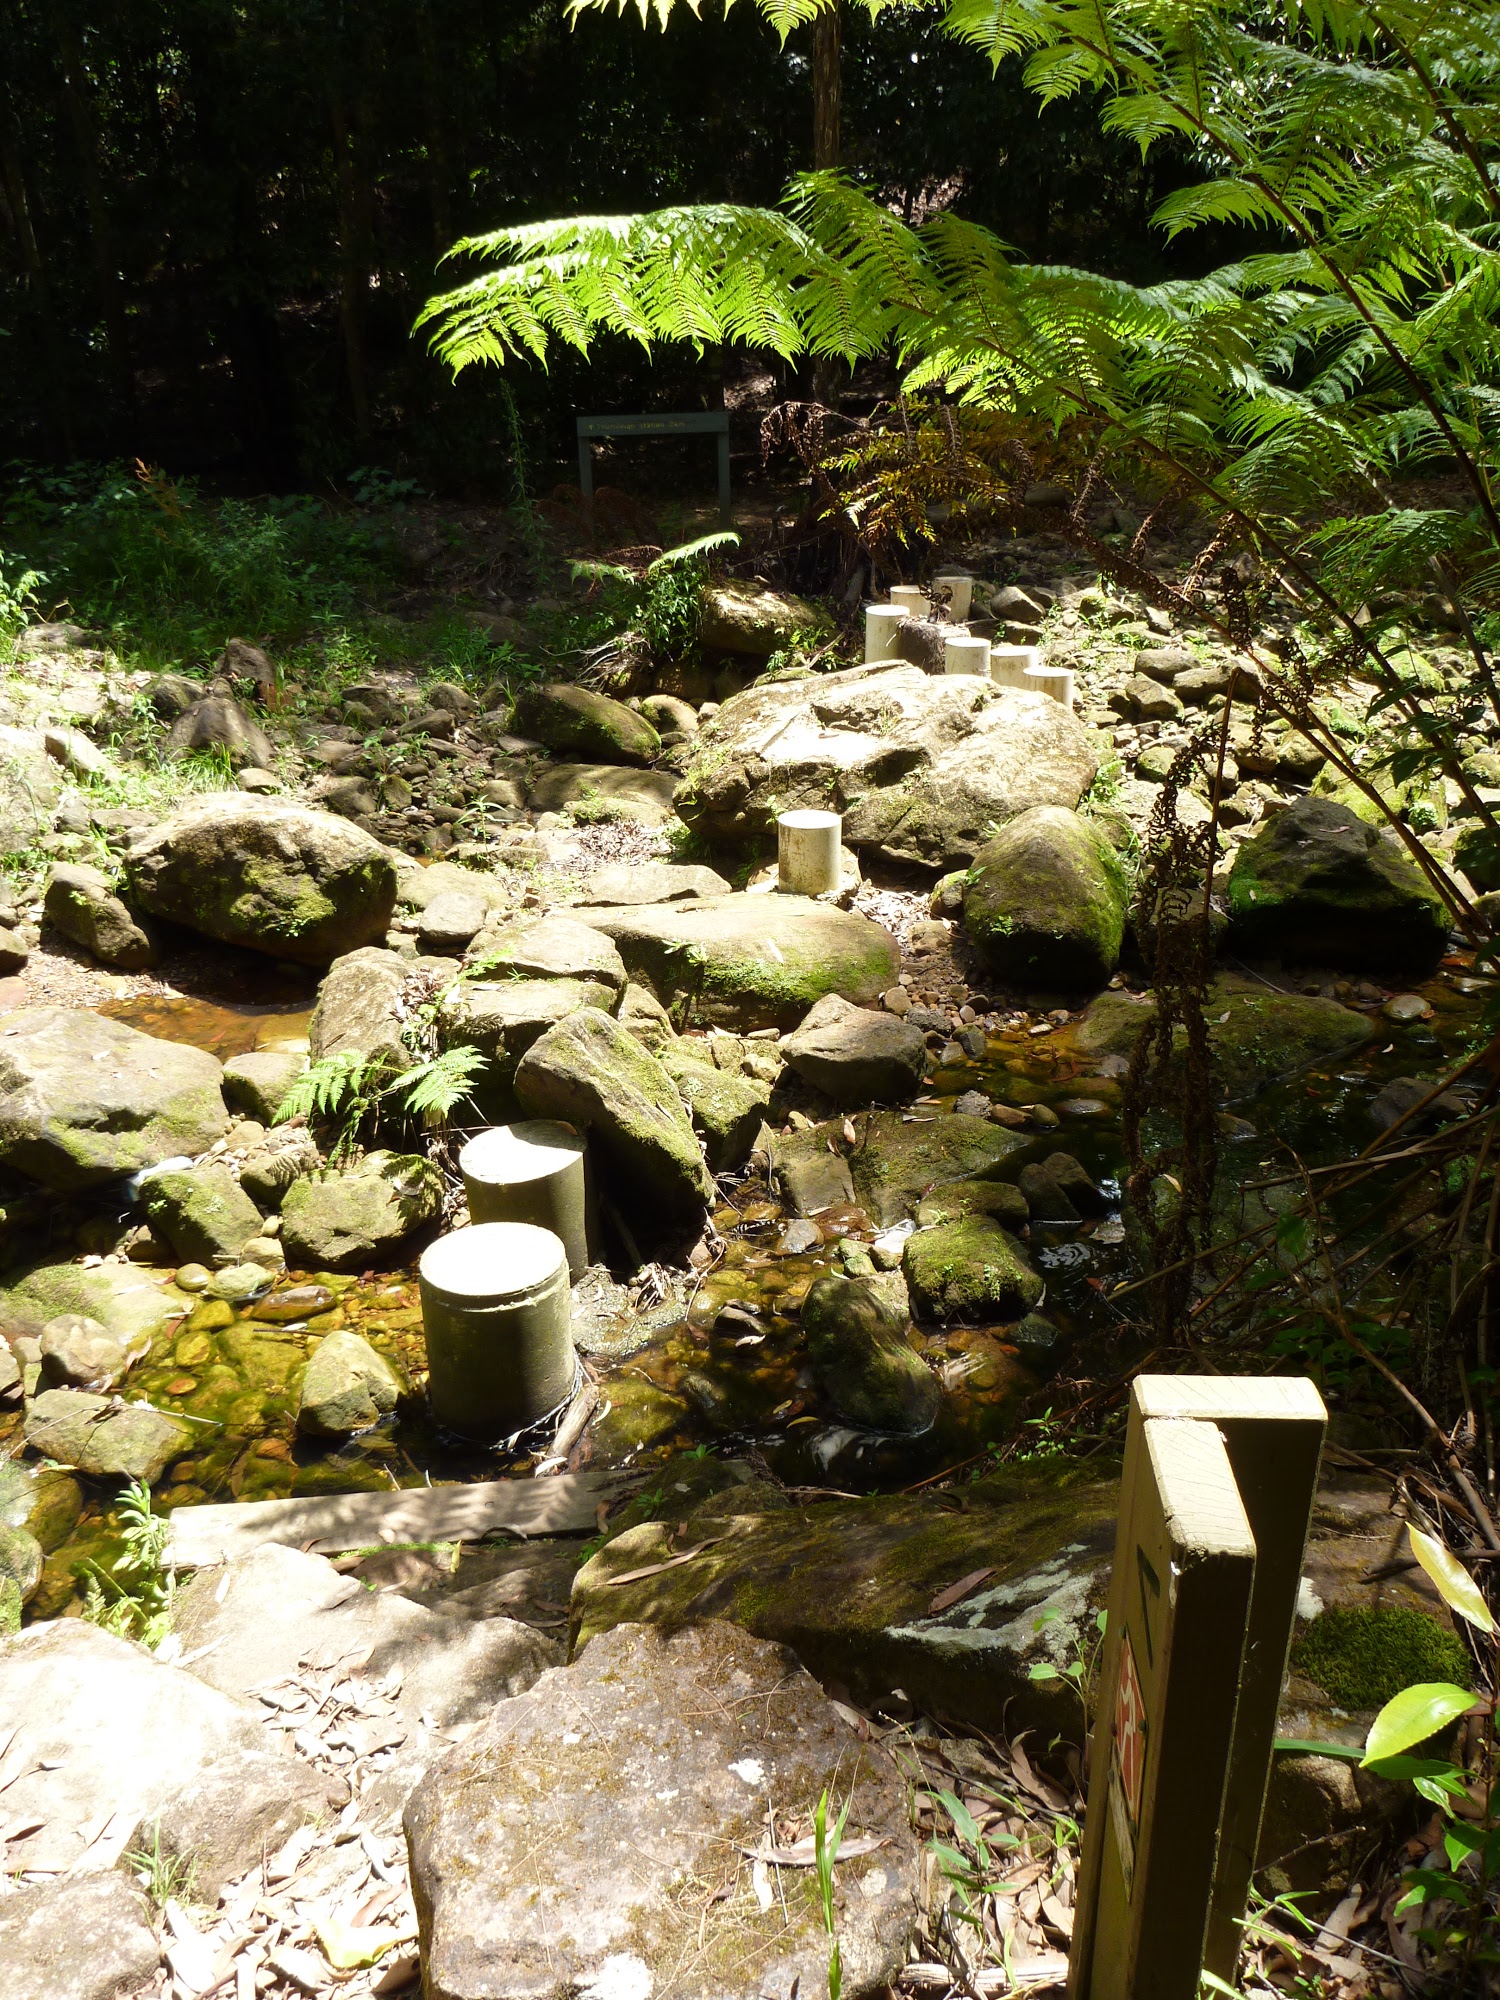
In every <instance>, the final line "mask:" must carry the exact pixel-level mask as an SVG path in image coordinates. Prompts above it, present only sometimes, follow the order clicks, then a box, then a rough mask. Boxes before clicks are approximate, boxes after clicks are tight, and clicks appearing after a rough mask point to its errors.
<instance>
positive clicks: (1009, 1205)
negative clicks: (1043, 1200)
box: [917, 1168, 1030, 1229]
mask: <svg viewBox="0 0 1500 2000" xmlns="http://www.w3.org/2000/svg"><path fill="white" fill-rule="evenodd" d="M1022 1171H1023V1172H1024V1171H1025V1169H1024V1168H1023V1169H1022ZM966 1215H987V1216H989V1217H990V1218H991V1219H992V1220H993V1221H995V1222H998V1223H999V1224H1000V1225H1001V1227H1002V1228H1006V1229H1022V1228H1024V1227H1025V1225H1026V1223H1027V1222H1028V1221H1029V1220H1030V1209H1029V1207H1028V1205H1027V1201H1026V1197H1025V1195H1024V1194H1022V1192H1021V1190H1020V1188H1019V1187H1018V1186H1016V1185H1014V1184H1013V1183H1012V1182H1010V1181H949V1182H947V1183H946V1184H945V1185H944V1186H942V1187H936V1188H934V1189H933V1191H932V1193H931V1194H929V1195H925V1196H924V1197H923V1198H922V1200H921V1202H920V1203H919V1204H918V1207H917V1221H918V1223H919V1224H920V1226H921V1227H922V1228H923V1229H935V1228H936V1227H938V1225H939V1224H941V1223H944V1222H959V1221H961V1220H962V1219H963V1217H964V1216H966Z"/></svg>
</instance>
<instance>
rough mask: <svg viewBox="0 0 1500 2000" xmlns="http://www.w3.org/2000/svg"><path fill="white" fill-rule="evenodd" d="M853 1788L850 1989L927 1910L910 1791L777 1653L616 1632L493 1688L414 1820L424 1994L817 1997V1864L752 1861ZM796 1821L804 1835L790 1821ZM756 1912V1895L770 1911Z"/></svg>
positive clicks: (535, 1999) (844, 1890)
mask: <svg viewBox="0 0 1500 2000" xmlns="http://www.w3.org/2000/svg"><path fill="white" fill-rule="evenodd" d="M825 1790H826V1791H827V1792H828V1793H829V1794H830V1797H831V1798H832V1799H836V1800H837V1801H838V1802H839V1805H840V1807H842V1804H843V1801H844V1800H846V1799H847V1800H849V1802H850V1804H849V1817H848V1823H847V1826H846V1828H845V1833H844V1845H845V1848H846V1850H847V1851H848V1853H849V1859H848V1860H847V1861H845V1862H844V1863H842V1864H841V1865H838V1866H837V1867H836V1871H835V1883H836V1888H835V1896H836V1907H837V1921H838V1936H839V1944H840V1948H841V1952H842V1956H843V1968H844V1992H845V1994H847V1995H849V1996H851V2000H852V1996H854V1995H858V1994H867V1993H870V1992H872V1991H874V1990H875V1989H877V1988H879V1987H881V1986H883V1985H884V1984H885V1983H886V1981H888V1980H889V1979H890V1978H891V1977H892V1976H893V1975H894V1973H895V1972H896V1970H897V1968H898V1967H899V1966H900V1965H901V1963H902V1961H903V1959H904V1957H905V1950H906V1941H907V1937H908V1934H909V1932H910V1929H911V1925H912V1922H913V1920H914V1918H915V1916H916V1913H917V1879H918V1857H917V1847H916V1842H915V1840H914V1839H913V1836H912V1833H911V1831H910V1827H909V1823H908V1814H907V1797H906V1784H905V1781H904V1780H903V1779H902V1777H901V1776H900V1774H899V1773H898V1771H897V1770H896V1767H895V1765H894V1764H893V1763H892V1762H891V1760H890V1758H889V1757H888V1756H887V1754H886V1753H885V1752H884V1751H883V1750H882V1749H880V1748H878V1747H877V1746H875V1745H872V1744H862V1743H861V1742H860V1741H859V1739H858V1737H857V1736H856V1735H855V1734H854V1732H853V1731H852V1730H851V1729H850V1728H849V1727H848V1725H847V1724H846V1723H845V1722H844V1721H843V1720H842V1718H841V1717H840V1716H839V1714H838V1712H837V1710H836V1709H835V1708H834V1707H833V1705H832V1704H831V1703H830V1702H829V1701H828V1699H827V1697H826V1696H825V1695H824V1694H823V1692H822V1690H821V1689H820V1688H819V1687H818V1685H817V1683H816V1682H815V1681H814V1680H813V1679H812V1677H811V1676H810V1675H809V1674H807V1673H806V1672H805V1671H804V1670H803V1669H802V1668H801V1667H800V1666H799V1665H798V1664H797V1661H796V1660H795V1659H794V1658H793V1656H792V1655H791V1654H790V1653H789V1652H787V1651H786V1650H785V1649H784V1648H783V1647H780V1646H775V1645H767V1644H765V1643H764V1642H763V1641H760V1640H757V1639H754V1638H751V1637H750V1636H749V1635H748V1634H747V1633H745V1632H742V1631H739V1630H737V1629H736V1628H735V1627H734V1626H732V1625H726V1624H722V1623H717V1622H715V1623H710V1624H708V1625H702V1626H696V1627H692V1628H690V1629H688V1630H686V1631H681V1632H676V1633H672V1634H666V1633H662V1632H659V1631H655V1630H652V1629H650V1628H646V1627H642V1626H638V1625H636V1626H632V1625H626V1626H621V1627H619V1628H617V1629H616V1630H614V1631H612V1632H609V1633H607V1634H605V1635H603V1636H602V1637H600V1638H599V1639H596V1640H595V1641H594V1642H593V1643H592V1644H591V1645H590V1646H589V1648H588V1650H587V1651H586V1652H585V1653H584V1655H583V1657H582V1658H581V1659H580V1660H578V1661H577V1662H576V1663H575V1664H574V1665H573V1666H571V1667H562V1668H558V1669H555V1670H554V1671H553V1672H551V1673H546V1674H543V1675H542V1677H541V1679H540V1680H539V1681H538V1682H537V1684H536V1686H535V1687H534V1688H532V1689H531V1691H530V1692H529V1693H527V1694H524V1695H521V1696H519V1697H518V1698H517V1699H516V1700H514V1701H507V1702H502V1703H501V1704H500V1705H499V1706H498V1707H497V1708H496V1709H495V1710H494V1712H493V1713H492V1715H491V1716H490V1718H489V1720H488V1721H487V1722H485V1723H482V1724H481V1725H480V1727H479V1728H478V1729H477V1730H475V1731H474V1733H473V1734H472V1735H471V1736H470V1737H469V1738H468V1739H467V1741H466V1742H465V1743H463V1744H462V1745H461V1747H460V1748H459V1749H457V1750H456V1751H454V1752H452V1753H451V1754H450V1755H449V1756H448V1757H447V1758H445V1759H444V1760H443V1762H442V1763H440V1764H438V1765H435V1766H434V1767H433V1768H432V1769H431V1770H430V1771H429V1772H428V1773H427V1775H426V1776H425V1777H424V1778H423V1779H422V1781H421V1782H420V1783H419V1784H418V1786H417V1788H416V1790H415V1791H414V1792H413V1794H412V1796H411V1799H410V1800H409V1801H408V1804H407V1808H406V1815H405V1823H406V1835H407V1842H408V1845H409V1848H410V1851H411V1864H412V1889H413V1893H414V1895H415V1899H416V1904H417V1916H418V1922H419V1924H420V1926H421V1943H422V1969H423V1974H424V1980H425V1987H424V1990H425V1992H426V1994H427V1995H428V2000H523V1996H524V2000H544V1996H545V2000H565V1996H574V1995H577V1994H579V1993H580V1992H583V1993H587V1994H591V1995H596V1996H603V1995H606V1994H607V1995H620V1996H624V1995H630V1996H632V2000H655V1996H661V2000H665V1996H667V1995H669V1994H670V1995H671V1996H672V2000H789V1996H791V1995H792V1994H793V1993H797V1992H801V1993H805V1994H808V1995H813V1994H817V1993H822V1992H825V1991H826V1990H827V1977H828V1937H827V1934H826V1933H825V1932H824V1930H823V1927H822V1922H821V1917H820V1913H819V1909H818V1896H817V1879H816V1874H815V1871H814V1870H813V1869H811V1868H807V1867H790V1866H788V1867H778V1868H776V1869H775V1870H774V1876H775V1878H776V1880H775V1881H774V1882H771V1881H769V1880H768V1879H767V1876H766V1875H765V1874H764V1873H763V1874H762V1880H763V1881H764V1882H766V1884H767V1886H768V1887H770V1888H771V1890H772V1893H771V1895H770V1897H769V1899H763V1898H762V1897H759V1896H757V1894H756V1889H755V1881H754V1872H753V1871H754V1861H753V1857H754V1856H755V1855H756V1854H757V1853H758V1852H759V1851H760V1850H761V1848H762V1846H763V1845H764V1843H765V1841H766V1837H767V1819H768V1806H771V1805H774V1808H775V1811H776V1814H777V1816H778V1826H779V1827H788V1823H789V1822H793V1823H795V1826H796V1828H797V1830H798V1831H799V1832H801V1833H804V1834H805V1833H807V1832H810V1823H811V1818H812V1813H813V1809H814V1807H815V1806H816V1805H817V1802H818V1799H819V1797H820V1795H821V1794H822V1793H823V1792H824V1791H825ZM788 1830H790V1829H788ZM763 1903H764V1906H763Z"/></svg>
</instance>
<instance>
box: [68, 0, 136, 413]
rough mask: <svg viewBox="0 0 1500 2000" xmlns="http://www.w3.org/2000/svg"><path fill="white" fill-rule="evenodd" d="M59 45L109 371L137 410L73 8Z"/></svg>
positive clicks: (117, 269) (116, 260) (111, 232)
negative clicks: (102, 317)
mask: <svg viewBox="0 0 1500 2000" xmlns="http://www.w3.org/2000/svg"><path fill="white" fill-rule="evenodd" d="M56 20H57V36H58V46H59V48H60V50H61V52H62V76H63V104H64V107H65V109H66V111H67V116H68V124H69V126H70V127H71V129H72V133H73V143H74V146H75V147H76V149H77V153H78V174H79V179H80V181H81V182H82V185H83V198H84V204H85V206H86V207H87V209H88V217H89V236H90V239H91V244H92V248H93V253H94V271H95V274H96V276H97V278H98V283H99V303H100V308H101V311H102V313H103V316H104V330H105V334H106V335H107V337H108V340H109V357H110V364H111V371H112V373H113V375H114V378H115V389H116V392H117V394H118V395H119V397H120V400H121V402H122V403H123V404H124V406H125V408H126V410H127V411H130V412H133V411H134V409H135V376H134V372H133V370H132V368H131V365H130V339H129V334H128V330H127V327H126V322H125V298H124V293H123V291H122V289H121V285H120V263H119V256H118V253H117V251H116V248H115V235H114V224H113V220H112V218H111V215H110V210H109V202H108V200H107V198H106V196H105V193H104V176H103V174H102V173H101V171H100V165H99V134H98V131H97V130H96V128H95V125H94V117H93V112H92V110H91V108H90V105H89V100H88V94H87V91H88V72H87V68H86V66H85V63H84V59H83V42H82V38H81V37H80V35H79V32H78V23H77V20H76V19H75V18H74V16H73V13H72V11H71V9H70V8H69V7H67V6H63V7H60V8H59V9H58V12H57V16H56Z"/></svg>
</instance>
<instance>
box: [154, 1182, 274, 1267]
mask: <svg viewBox="0 0 1500 2000" xmlns="http://www.w3.org/2000/svg"><path fill="white" fill-rule="evenodd" d="M142 1206H143V1208H144V1209H145V1213H146V1220H147V1221H148V1222H149V1223H150V1224H151V1227H152V1228H153V1229H154V1230H155V1231H156V1232H157V1233H158V1235H160V1236H162V1237H164V1238H165V1239H166V1241H167V1242H168V1243H170V1244H171V1246H172V1248H173V1250H174V1251H175V1252H176V1253H177V1255H178V1257H180V1258H181V1259H182V1261H183V1262H184V1263H194V1264H207V1265H209V1266H210V1268H211V1269H218V1268H219V1267H221V1266H223V1265H226V1264H236V1263H238V1262H239V1258H240V1252H241V1251H242V1250H243V1249H244V1247H245V1245H246V1244H247V1243H248V1242H249V1241H250V1240H251V1238H252V1237H256V1236H259V1235H260V1233H261V1219H260V1210H259V1209H258V1208H257V1207H256V1206H255V1203H254V1202H253V1201H252V1200H251V1199H250V1197H249V1195H247V1194H246V1193H245V1191H244V1189H243V1188H242V1187H241V1186H240V1184H239V1182H238V1181H237V1180H236V1179H235V1177H234V1175H233V1174H232V1173H231V1172H230V1171H229V1169H228V1167H223V1166H214V1165H208V1166H200V1167H193V1168H192V1169H190V1170H185V1171H182V1172H172V1173H161V1174H152V1175H151V1177H150V1179H149V1180H148V1181H147V1182H146V1184H145V1189H144V1193H143V1198H142Z"/></svg>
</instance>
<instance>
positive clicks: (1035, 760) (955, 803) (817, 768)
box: [677, 666, 1154, 999]
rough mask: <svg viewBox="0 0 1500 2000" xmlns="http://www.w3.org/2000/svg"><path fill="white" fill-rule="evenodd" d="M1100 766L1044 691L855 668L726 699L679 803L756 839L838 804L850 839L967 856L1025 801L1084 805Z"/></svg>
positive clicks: (689, 813)
mask: <svg viewBox="0 0 1500 2000" xmlns="http://www.w3.org/2000/svg"><path fill="white" fill-rule="evenodd" d="M1153 685H1154V683H1153ZM1097 768H1098V752H1097V749H1096V747H1095V739H1094V737H1093V735H1092V733H1091V732H1090V731H1089V730H1087V729H1086V728H1085V727H1084V725H1083V724H1082V723H1081V722H1079V721H1078V720H1077V719H1076V717H1074V716H1073V715H1071V714H1070V713H1069V712H1068V711H1067V710H1066V709H1064V708H1063V706H1062V705H1061V703H1059V702H1055V701H1052V700H1050V699H1049V698H1048V697H1047V696H1045V695H1039V694H1038V695H1033V694H1023V693H1017V692H1014V691H1012V690H1008V689H1001V688H998V687H996V686H995V685H994V684H993V683H992V682H990V681H988V680H984V679H982V678H981V677H980V676H978V675H975V674H947V675H942V674H937V675H934V674H927V673H924V672H923V671H922V669H921V668H920V667H915V666H896V667H881V668H876V669H873V670H872V669H870V668H868V667H852V668H848V669H846V670H844V671H843V672H840V673H833V674H818V675H816V676H814V677H812V678H811V679H809V680H806V681H791V682H773V683H771V684H769V685H767V686H764V687H754V688H749V689H747V690H746V691H745V693H743V694H739V695H735V696H733V697H732V698H731V699H730V700H729V701H726V702H725V703H724V705H723V707H722V708H721V709H720V711H719V713H718V714H717V715H716V716H715V717H714V719H713V721H712V722H711V723H710V724H709V725H708V726H707V727H706V728H705V729H704V730H703V732H702V734H701V735H700V736H699V737H698V739H697V741H696V743H695V744H694V746H693V754H692V758H691V761H690V762H689V764H688V767H687V771H686V773H685V775H684V777H683V780H682V783H681V785H680V786H679V787H678V793H677V810H678V812H679V814H680V815H681V817H682V818H683V819H684V820H686V821H687V822H688V824H689V825H691V826H693V827H695V828H696V829H697V830H698V831H699V832H701V833H703V834H704V835H705V836H706V837H707V838H708V839H710V840H712V841H715V842H724V843H727V844H731V845H738V846H747V845H755V844H758V843H760V842H762V841H766V840H768V839H769V838H770V837H771V836H772V834H773V832H774V826H775V819H776V815H777V813H778V812H783V811H786V810H787V809H789V808H792V807H814V808H817V809H819V810H824V811H826V810H829V809H832V810H835V811H841V812H842V813H843V814H844V839H845V841H846V842H847V843H848V845H849V846H851V847H854V848H863V847H869V848H874V849H876V850H877V851H879V852H880V853H881V854H883V855H884V856H886V858H887V859H889V860H892V861H896V862H905V863H915V864H917V865H920V866H923V867H929V868H933V869H940V868H955V867H960V866H963V865H966V864H967V863H968V862H969V861H971V860H972V859H973V857H974V855H975V854H976V853H977V852H978V851H979V849H980V848H981V847H982V846H983V845H984V843H985V841H986V840H987V839H988V838H989V837H990V834H991V833H992V831H993V829H994V827H995V826H996V824H1003V823H1004V822H1005V821H1007V820H1009V819H1012V818H1014V816H1015V815H1016V814H1017V813H1019V812H1025V811H1026V810H1027V809H1028V808H1030V807H1032V806H1037V805H1062V806H1069V807H1072V806H1076V805H1077V803H1078V801H1079V798H1080V797H1081V796H1082V794H1083V792H1084V790H1085V789H1086V788H1087V786H1088V785H1089V784H1090V783H1091V782H1092V780H1093V777H1094V774H1095V772H1096V770H1097ZM891 983H893V982H892V981H891V980H887V981H886V984H887V985H890V984H891ZM856 997H864V996H856ZM868 997H869V998H872V999H873V998H874V997H875V996H874V995H873V994H871V995H869V996H868Z"/></svg>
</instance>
